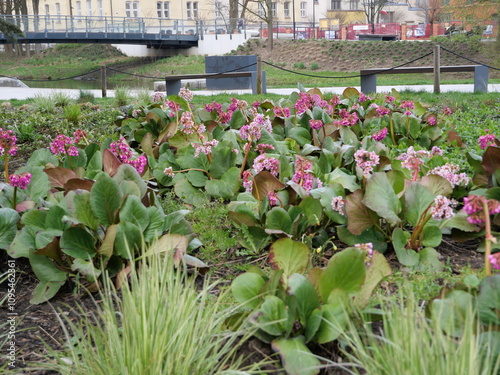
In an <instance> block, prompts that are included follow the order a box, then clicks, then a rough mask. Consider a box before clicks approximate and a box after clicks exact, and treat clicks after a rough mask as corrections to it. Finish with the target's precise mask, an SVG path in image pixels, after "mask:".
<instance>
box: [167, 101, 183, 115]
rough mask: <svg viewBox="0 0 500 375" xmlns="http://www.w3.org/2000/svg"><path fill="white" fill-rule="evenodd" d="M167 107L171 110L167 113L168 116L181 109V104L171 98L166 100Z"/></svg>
mask: <svg viewBox="0 0 500 375" xmlns="http://www.w3.org/2000/svg"><path fill="white" fill-rule="evenodd" d="M167 107H168V108H169V109H170V111H172V112H171V113H170V114H169V116H170V117H174V116H175V115H176V114H177V112H179V110H180V109H181V105H180V104H178V103H176V102H174V101H173V100H169V101H168V102H167Z"/></svg>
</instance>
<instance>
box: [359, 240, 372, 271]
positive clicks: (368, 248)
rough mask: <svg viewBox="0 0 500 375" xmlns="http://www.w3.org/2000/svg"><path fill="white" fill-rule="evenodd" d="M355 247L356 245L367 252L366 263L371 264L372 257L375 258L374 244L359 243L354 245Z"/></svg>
mask: <svg viewBox="0 0 500 375" xmlns="http://www.w3.org/2000/svg"><path fill="white" fill-rule="evenodd" d="M354 247H356V248H358V249H360V250H362V251H364V252H365V253H366V256H365V264H366V265H367V266H370V265H371V262H372V259H373V244H372V243H371V242H367V243H357V244H355V245H354Z"/></svg>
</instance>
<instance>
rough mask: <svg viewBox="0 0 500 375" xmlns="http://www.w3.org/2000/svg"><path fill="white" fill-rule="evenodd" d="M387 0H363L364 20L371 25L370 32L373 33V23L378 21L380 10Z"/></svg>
mask: <svg viewBox="0 0 500 375" xmlns="http://www.w3.org/2000/svg"><path fill="white" fill-rule="evenodd" d="M387 2H388V0H363V1H362V3H361V4H362V5H363V10H364V12H365V15H366V20H367V22H368V23H369V24H370V26H371V33H372V34H375V23H378V21H379V18H380V11H381V10H382V8H383V7H384V6H385V5H386V4H387Z"/></svg>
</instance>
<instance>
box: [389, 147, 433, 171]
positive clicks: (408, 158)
mask: <svg viewBox="0 0 500 375" xmlns="http://www.w3.org/2000/svg"><path fill="white" fill-rule="evenodd" d="M442 154H443V151H442V150H441V149H440V148H439V147H436V146H434V147H433V148H432V150H431V152H429V151H427V150H418V151H415V149H414V148H413V146H410V147H408V150H407V151H406V152H404V153H402V154H401V155H399V157H398V160H402V161H403V163H401V165H402V166H403V167H404V168H407V169H409V170H410V171H413V172H418V171H419V169H420V165H422V164H424V161H423V159H422V158H431V157H433V156H434V155H442Z"/></svg>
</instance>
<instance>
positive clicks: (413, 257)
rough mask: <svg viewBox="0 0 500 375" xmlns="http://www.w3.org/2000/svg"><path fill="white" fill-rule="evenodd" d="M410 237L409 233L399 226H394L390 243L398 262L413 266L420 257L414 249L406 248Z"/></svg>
mask: <svg viewBox="0 0 500 375" xmlns="http://www.w3.org/2000/svg"><path fill="white" fill-rule="evenodd" d="M410 237H411V235H410V233H408V232H406V231H404V230H402V229H401V228H396V229H394V231H393V232H392V245H393V246H394V251H395V252H396V256H397V257H398V261H399V263H401V264H402V265H403V266H415V265H416V264H417V263H418V261H419V258H420V257H419V255H418V253H417V252H416V251H415V250H412V249H407V248H406V244H407V243H408V240H409V239H410Z"/></svg>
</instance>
